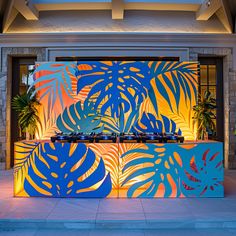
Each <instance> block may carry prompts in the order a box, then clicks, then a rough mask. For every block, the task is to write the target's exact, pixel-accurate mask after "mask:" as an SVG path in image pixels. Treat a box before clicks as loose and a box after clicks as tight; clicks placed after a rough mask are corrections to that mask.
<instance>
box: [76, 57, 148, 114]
mask: <svg viewBox="0 0 236 236" xmlns="http://www.w3.org/2000/svg"><path fill="white" fill-rule="evenodd" d="M79 63H81V64H85V65H87V67H86V70H82V69H81V70H80V71H79V75H81V77H80V79H79V80H78V85H77V92H78V93H79V92H80V91H81V89H82V88H83V87H85V86H87V85H89V86H91V90H90V92H89V94H88V97H89V98H92V97H94V96H95V97H96V101H95V108H100V107H101V114H103V115H104V114H107V112H109V114H110V115H111V116H114V115H117V114H118V113H119V106H120V104H122V105H123V107H124V111H125V112H127V111H129V110H130V109H131V108H133V107H136V106H137V105H138V104H141V103H142V101H143V100H144V99H145V97H146V96H147V91H148V89H149V87H150V79H151V77H150V75H151V74H150V69H149V67H148V63H147V62H138V61H134V62H125V61H123V62H122V61H101V62H98V61H93V62H79ZM88 67H89V68H90V69H88Z"/></svg>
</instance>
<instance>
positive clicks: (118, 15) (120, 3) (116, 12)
mask: <svg viewBox="0 0 236 236" xmlns="http://www.w3.org/2000/svg"><path fill="white" fill-rule="evenodd" d="M124 5H125V3H124V0H112V3H111V11H112V19H113V20H123V19H124Z"/></svg>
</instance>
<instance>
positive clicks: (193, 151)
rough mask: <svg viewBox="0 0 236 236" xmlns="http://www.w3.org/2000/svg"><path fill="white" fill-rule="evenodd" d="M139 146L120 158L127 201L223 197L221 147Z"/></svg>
mask: <svg viewBox="0 0 236 236" xmlns="http://www.w3.org/2000/svg"><path fill="white" fill-rule="evenodd" d="M129 145H131V144H120V146H121V148H120V150H122V149H125V148H124V147H126V146H129ZM138 145H139V146H138V147H137V148H135V147H132V148H126V151H125V152H123V153H121V155H120V158H121V161H120V162H121V164H120V165H121V170H122V172H121V174H120V175H121V176H120V179H121V180H122V183H121V190H122V192H126V195H125V196H126V197H214V196H218V197H220V196H223V193H224V191H223V186H222V183H223V163H222V161H223V159H222V156H223V153H222V144H219V143H212V144H209V143H208V144H204V143H202V144H179V145H178V144H177V145H176V144H138ZM123 194H124V193H123Z"/></svg>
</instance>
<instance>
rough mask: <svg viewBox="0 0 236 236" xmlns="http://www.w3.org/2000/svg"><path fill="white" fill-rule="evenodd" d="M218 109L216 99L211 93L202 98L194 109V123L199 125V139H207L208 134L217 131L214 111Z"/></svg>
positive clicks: (206, 93)
mask: <svg viewBox="0 0 236 236" xmlns="http://www.w3.org/2000/svg"><path fill="white" fill-rule="evenodd" d="M215 109H216V99H215V98H213V96H212V94H211V93H210V92H209V91H206V92H205V93H204V96H202V97H201V96H200V97H199V99H198V103H197V105H195V106H194V107H193V111H194V117H193V119H194V121H195V122H196V123H197V126H198V129H197V138H198V139H202V140H203V139H205V138H206V136H207V134H208V132H211V133H213V132H214V131H215V129H216V127H215V123H214V121H213V119H215V118H216V116H215V114H214V113H213V111H214V110H215Z"/></svg>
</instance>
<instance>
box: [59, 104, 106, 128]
mask: <svg viewBox="0 0 236 236" xmlns="http://www.w3.org/2000/svg"><path fill="white" fill-rule="evenodd" d="M56 123H57V127H58V129H59V130H60V131H62V132H64V133H69V132H84V133H91V132H93V131H96V132H101V131H102V130H103V127H101V126H100V123H101V117H100V114H99V113H98V111H97V110H95V108H94V104H93V103H89V102H88V100H86V101H85V102H84V104H83V105H82V104H81V102H80V101H79V102H77V103H76V104H72V105H71V106H70V107H69V108H66V109H65V110H64V111H63V113H62V114H61V115H59V116H58V118H57V122H56Z"/></svg>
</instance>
